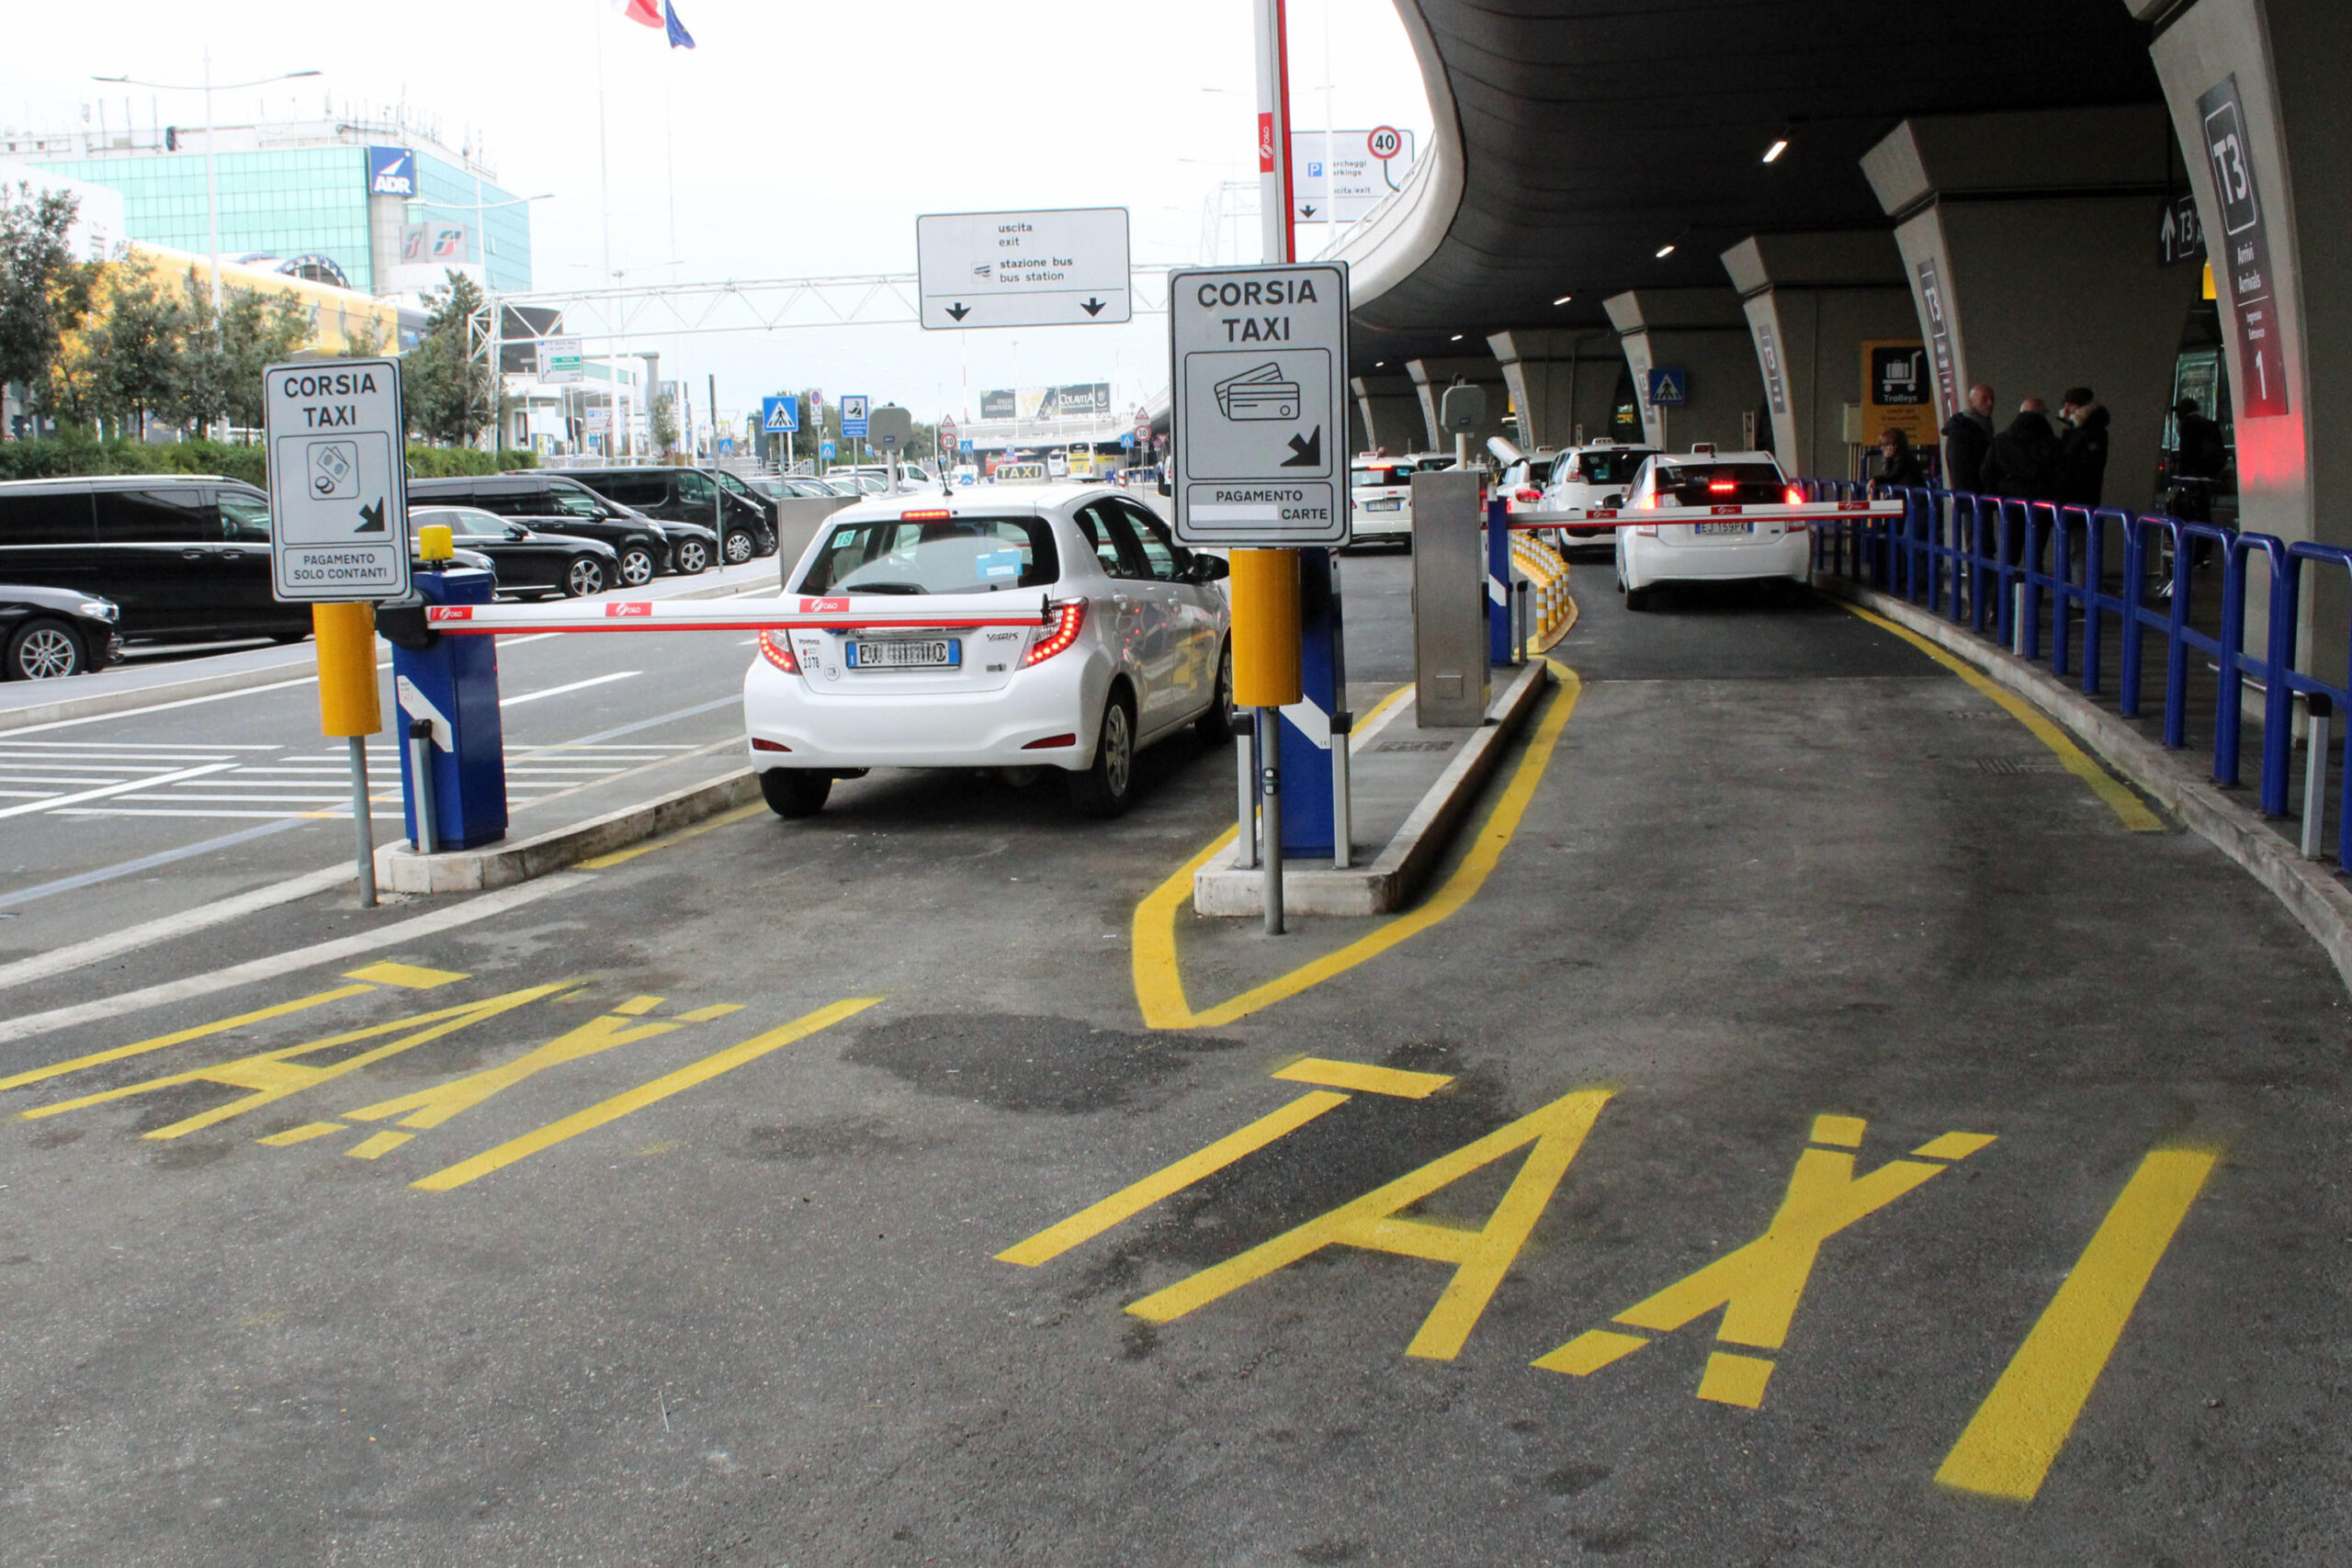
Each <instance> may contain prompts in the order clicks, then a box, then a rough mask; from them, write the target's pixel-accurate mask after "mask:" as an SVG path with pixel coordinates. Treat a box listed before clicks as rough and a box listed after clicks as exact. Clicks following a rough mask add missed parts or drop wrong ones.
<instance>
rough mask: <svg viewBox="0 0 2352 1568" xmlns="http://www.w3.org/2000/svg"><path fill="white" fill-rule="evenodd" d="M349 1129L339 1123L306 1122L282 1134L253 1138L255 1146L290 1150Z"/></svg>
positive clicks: (289, 1128)
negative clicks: (295, 1146) (312, 1140)
mask: <svg viewBox="0 0 2352 1568" xmlns="http://www.w3.org/2000/svg"><path fill="white" fill-rule="evenodd" d="M349 1130H350V1129H348V1128H347V1127H345V1125H344V1124H343V1123H342V1122H304V1123H303V1124H302V1125H301V1126H300V1127H288V1128H287V1129H286V1131H284V1132H283V1133H272V1134H269V1136H267V1137H266V1138H255V1139H254V1143H256V1144H267V1145H269V1146H270V1147H271V1148H274V1149H290V1148H292V1147H293V1146H294V1145H296V1144H307V1143H309V1142H310V1141H311V1139H312V1138H332V1137H334V1135H335V1134H337V1133H343V1132H348V1131H349Z"/></svg>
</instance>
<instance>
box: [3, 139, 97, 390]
mask: <svg viewBox="0 0 2352 1568" xmlns="http://www.w3.org/2000/svg"><path fill="white" fill-rule="evenodd" d="M79 206H80V203H79V202H77V201H76V200H75V199H74V197H70V196H64V195H61V194H59V193H56V192H53V191H52V192H45V193H43V194H42V195H40V196H39V197H36V196H34V195H33V189H32V186H31V185H29V184H28V183H22V182H20V183H19V184H18V185H17V188H16V190H15V191H13V192H11V191H9V190H8V189H7V188H6V186H0V383H6V382H10V381H16V382H21V383H22V384H23V385H24V386H26V387H27V388H28V389H31V391H32V393H33V395H34V397H35V398H36V399H37V400H40V399H43V398H44V397H45V394H46V392H47V390H48V387H49V372H50V367H51V365H53V364H54V363H55V362H56V360H57V355H58V350H59V345H60V342H61V340H62V338H63V336H64V334H65V333H69V332H72V331H74V329H76V328H77V327H79V326H80V325H81V324H82V320H83V318H84V317H85V316H86V315H87V314H88V313H89V310H90V288H91V285H92V283H93V282H94V280H95V277H96V272H97V268H96V266H95V265H91V264H89V263H86V262H76V261H75V260H74V255H73V253H72V251H71V250H69V249H68V248H67V246H66V243H65V231H66V230H67V229H68V228H70V227H71V226H72V225H73V222H74V213H75V211H76V210H77V209H78V208H79Z"/></svg>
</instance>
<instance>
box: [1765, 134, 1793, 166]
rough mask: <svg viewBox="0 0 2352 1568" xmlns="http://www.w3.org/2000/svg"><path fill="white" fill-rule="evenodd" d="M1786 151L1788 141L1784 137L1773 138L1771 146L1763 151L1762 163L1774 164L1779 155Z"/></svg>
mask: <svg viewBox="0 0 2352 1568" xmlns="http://www.w3.org/2000/svg"><path fill="white" fill-rule="evenodd" d="M1788 150H1789V139H1788V138H1787V137H1785V136H1780V137H1775V138H1773V140H1772V145H1770V147H1767V148H1765V149H1764V161H1765V162H1766V163H1768V164H1770V163H1776V162H1778V161H1779V159H1780V156H1781V153H1783V152H1787V151H1788Z"/></svg>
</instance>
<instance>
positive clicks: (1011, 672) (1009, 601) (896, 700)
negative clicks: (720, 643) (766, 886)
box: [743, 485, 1233, 817]
mask: <svg viewBox="0 0 2352 1568" xmlns="http://www.w3.org/2000/svg"><path fill="white" fill-rule="evenodd" d="M1225 575H1226V565H1225V562H1224V561H1222V560H1220V559H1218V558H1216V557H1214V556H1205V555H1197V556H1196V555H1194V554H1193V553H1192V552H1191V551H1189V550H1186V549H1184V548H1183V547H1182V546H1179V545H1178V544H1177V543H1176V542H1175V541H1174V539H1173V538H1172V537H1171V536H1170V533H1169V531H1168V525H1166V524H1164V523H1162V522H1161V521H1160V520H1159V518H1158V517H1157V516H1156V515H1154V514H1153V513H1151V511H1150V510H1149V509H1148V508H1146V507H1144V506H1141V505H1138V504H1137V503H1136V502H1133V501H1131V500H1129V499H1128V498H1127V497H1125V496H1124V495H1121V494H1120V493H1119V492H1118V491H1115V490H1112V489H1110V488H1108V487H1104V486H1084V487H1080V486H1073V485H1056V486H1053V487H1051V488H1045V487H1023V488H1014V487H1012V486H998V487H995V488H992V489H989V490H980V491H961V492H957V493H955V494H953V495H946V496H943V495H938V494H930V495H917V496H896V497H891V498H888V499H887V500H876V501H869V502H860V503H859V504H857V505H855V506H849V507H844V508H842V510H841V511H840V512H838V513H834V514H833V516H831V518H829V519H827V520H826V524H825V526H824V527H823V528H821V529H820V530H819V531H818V535H817V537H816V538H815V539H813V540H811V541H810V543H809V548H808V550H807V552H806V553H805V554H804V555H803V556H802V558H801V559H800V561H799V563H798V564H797V566H796V568H795V569H794V571H793V572H792V574H791V575H789V576H788V577H787V578H786V581H787V583H789V584H790V586H789V587H788V588H787V589H786V593H787V596H788V595H790V594H793V593H798V594H803V595H809V596H812V597H819V596H820V597H822V598H824V599H825V600H826V601H827V605H828V607H829V608H833V607H845V609H846V611H847V616H846V618H847V619H849V620H851V621H854V620H855V619H856V618H857V614H858V612H859V611H860V610H861V609H866V610H868V611H869V613H876V612H879V613H888V614H891V615H902V614H904V613H905V612H906V611H907V609H908V600H909V599H910V597H918V596H919V597H921V598H922V599H923V600H924V601H925V603H924V604H923V605H922V611H923V612H924V613H926V614H927V613H929V612H930V611H933V610H936V611H937V613H938V615H940V617H941V620H942V621H943V622H944V623H946V624H944V625H930V626H926V625H922V624H920V623H900V624H897V625H892V626H888V627H866V628H864V629H854V628H851V629H839V630H826V629H820V628H816V627H794V628H792V629H791V630H789V631H787V632H781V633H768V632H763V633H762V634H761V635H760V637H759V657H758V658H756V659H754V660H752V667H751V669H750V671H748V672H747V673H746V675H745V676H744V679H743V717H744V725H745V728H746V729H747V730H748V731H749V735H750V743H751V760H752V766H753V767H754V768H756V769H758V770H759V771H760V789H761V792H762V794H763V795H765V797H766V799H767V803H768V805H769V806H770V807H772V808H773V809H774V810H775V812H776V813H777V814H778V815H779V816H784V817H806V816H809V815H811V814H812V813H814V812H816V811H818V810H819V809H820V808H821V807H823V805H824V803H825V797H826V795H827V794H828V793H829V792H830V791H831V788H832V782H833V780H834V778H836V777H837V776H840V775H842V774H845V773H847V774H854V773H859V772H862V771H864V770H865V769H868V768H883V767H890V768H1022V769H1026V768H1034V767H1036V766H1038V765H1040V764H1044V765H1047V766H1052V767H1056V768H1059V769H1062V770H1063V771H1064V772H1065V773H1067V774H1068V775H1069V789H1070V795H1071V799H1072V801H1073V803H1074V804H1075V805H1076V806H1077V807H1079V808H1080V809H1081V810H1083V811H1085V812H1088V813H1090V814H1091V815H1094V816H1100V817H1114V816H1116V815H1118V814H1119V813H1120V812H1122V811H1124V810H1125V809H1126V807H1127V804H1128V802H1129V800H1130V799H1131V798H1132V797H1133V791H1134V787H1135V754H1136V750H1138V749H1140V748H1141V747H1144V746H1148V745H1149V744H1151V743H1152V742H1154V741H1156V740H1159V739H1164V738H1166V737H1168V736H1170V735H1173V734H1175V733H1176V732H1177V731H1178V730H1180V729H1182V728H1184V727H1185V726H1187V725H1197V726H1198V727H1199V728H1200V729H1201V731H1202V733H1203V734H1204V735H1206V736H1208V737H1209V738H1211V739H1214V740H1217V741H1220V742H1223V741H1227V740H1229V739H1230V738H1231V735H1232V729H1231V710H1232V692H1233V660H1232V653H1231V650H1230V649H1229V647H1228V646H1227V631H1228V628H1229V625H1230V619H1229V616H1228V614H1227V608H1226V602H1225V595H1224V593H1223V592H1221V591H1220V590H1219V589H1217V588H1216V586H1215V584H1216V580H1217V579H1219V578H1221V577H1223V576H1225ZM1013 607H1020V608H1031V607H1041V608H1042V611H1043V614H1042V616H1041V623H1040V624H1038V625H1035V626H989V627H986V628H978V627H974V628H968V629H964V630H957V629H956V628H955V626H954V623H955V621H956V619H957V618H959V617H967V616H973V615H990V614H995V613H1000V612H1003V611H1005V610H1007V609H1008V608H1013Z"/></svg>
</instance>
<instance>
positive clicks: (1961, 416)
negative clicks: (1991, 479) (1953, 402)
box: [1943, 381, 1993, 493]
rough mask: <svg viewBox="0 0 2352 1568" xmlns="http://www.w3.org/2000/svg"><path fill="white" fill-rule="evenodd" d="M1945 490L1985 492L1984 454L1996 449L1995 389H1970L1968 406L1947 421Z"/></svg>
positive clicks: (1979, 384)
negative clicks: (1994, 430) (1994, 421)
mask: <svg viewBox="0 0 2352 1568" xmlns="http://www.w3.org/2000/svg"><path fill="white" fill-rule="evenodd" d="M1943 437H1944V488H1945V489H1947V490H1957V491H1969V492H1971V493H1975V492H1978V491H1981V490H1982V489H1983V487H1984V468H1985V453H1987V452H1989V451H1991V450H1992V448H1993V389H1992V388H1991V387H1989V386H1987V385H1986V384H1985V383H1984V382H1982V381H1979V382H1977V383H1976V385H1974V386H1973V387H1971V388H1969V389H1968V406H1967V407H1966V408H1963V409H1962V410H1961V411H1960V412H1957V413H1955V414H1953V415H1952V416H1951V418H1950V419H1948V420H1946V421H1944V428H1943Z"/></svg>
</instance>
